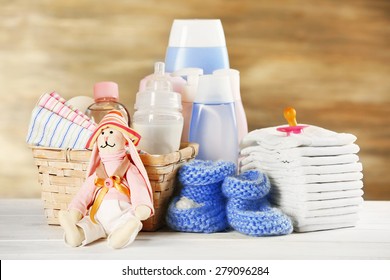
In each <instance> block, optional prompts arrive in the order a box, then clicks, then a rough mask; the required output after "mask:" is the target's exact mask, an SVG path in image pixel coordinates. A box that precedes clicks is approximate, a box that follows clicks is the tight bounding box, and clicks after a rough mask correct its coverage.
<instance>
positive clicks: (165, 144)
mask: <svg viewBox="0 0 390 280" xmlns="http://www.w3.org/2000/svg"><path fill="white" fill-rule="evenodd" d="M164 66H165V64H164V63H163V62H157V63H155V68H154V75H153V78H152V79H149V80H148V81H147V83H146V85H145V90H144V91H139V92H138V93H137V96H136V101H135V105H134V109H135V112H134V116H133V128H134V129H135V130H136V131H137V132H138V133H139V134H140V135H141V141H140V143H139V145H138V148H139V149H141V150H144V151H145V152H147V153H149V154H168V153H171V152H174V151H177V150H179V149H180V138H181V134H182V130H183V116H182V114H181V110H182V105H181V97H180V94H179V93H177V92H174V91H173V90H172V85H171V82H170V81H169V79H168V78H167V77H166V75H165V70H164V68H165V67H164Z"/></svg>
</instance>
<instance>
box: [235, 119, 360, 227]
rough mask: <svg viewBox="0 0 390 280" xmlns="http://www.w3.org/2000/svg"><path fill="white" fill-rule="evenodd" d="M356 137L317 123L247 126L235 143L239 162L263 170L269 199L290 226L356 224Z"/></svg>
mask: <svg viewBox="0 0 390 280" xmlns="http://www.w3.org/2000/svg"><path fill="white" fill-rule="evenodd" d="M355 141H356V137H355V136H354V135H352V134H349V133H336V132H333V131H330V130H327V129H323V128H320V127H316V126H307V127H306V128H304V129H303V131H302V133H300V134H294V133H290V134H289V135H287V133H285V132H280V131H278V130H277V127H270V128H264V129H259V130H255V131H252V132H250V133H249V134H248V135H246V136H245V137H244V139H243V140H242V142H241V143H240V148H241V151H240V156H241V160H240V166H239V170H240V171H241V172H244V171H246V170H250V169H256V170H260V171H261V172H263V173H265V174H267V176H268V178H269V179H270V182H271V185H272V187H271V191H270V193H269V200H270V201H271V203H272V204H273V205H274V206H275V207H277V208H279V209H280V210H282V211H283V212H284V213H286V214H287V215H289V216H290V217H291V219H292V221H293V224H294V231H297V232H306V231H315V230H326V229H334V228H343V227H350V226H354V225H356V223H357V221H358V216H359V215H358V213H359V210H360V207H361V205H362V203H363V198H362V195H363V190H362V187H363V182H362V178H363V173H362V170H363V166H362V164H361V163H360V162H359V156H358V155H357V153H358V152H359V150H360V148H359V146H358V145H356V144H354V142H355Z"/></svg>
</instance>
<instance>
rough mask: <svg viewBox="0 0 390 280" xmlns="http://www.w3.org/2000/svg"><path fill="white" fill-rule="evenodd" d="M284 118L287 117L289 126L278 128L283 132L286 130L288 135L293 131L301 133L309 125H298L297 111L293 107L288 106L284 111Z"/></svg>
mask: <svg viewBox="0 0 390 280" xmlns="http://www.w3.org/2000/svg"><path fill="white" fill-rule="evenodd" d="M283 114H284V118H285V119H286V121H287V123H288V125H289V126H282V127H278V128H277V129H276V130H277V131H281V132H286V133H287V136H290V134H291V133H294V134H300V133H302V130H303V129H304V128H305V127H307V126H306V125H298V123H297V119H296V116H297V112H296V111H295V109H294V108H292V107H287V108H285V109H284V111H283Z"/></svg>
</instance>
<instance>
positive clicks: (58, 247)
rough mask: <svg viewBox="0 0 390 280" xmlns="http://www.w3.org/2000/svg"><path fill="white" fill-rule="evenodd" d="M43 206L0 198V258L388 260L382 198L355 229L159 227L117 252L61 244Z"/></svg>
mask: <svg viewBox="0 0 390 280" xmlns="http://www.w3.org/2000/svg"><path fill="white" fill-rule="evenodd" d="M42 207H43V205H42V202H41V201H39V200H36V199H34V200H31V199H27V200H25V199H19V200H14V199H12V200H7V199H0V259H3V260H4V259H139V260H141V259H167V260H171V259H184V260H185V259H199V260H200V259H390V202H387V201H386V202H385V201H366V202H365V203H364V206H363V209H362V212H361V213H360V217H361V219H360V221H359V223H358V226H357V227H354V228H346V229H337V230H329V231H318V232H310V233H299V234H298V233H293V234H290V235H287V236H276V237H262V238H255V237H249V236H245V235H242V234H240V233H237V232H235V231H232V232H226V233H215V234H194V233H180V232H171V231H169V230H167V229H164V230H160V231H158V232H152V233H151V232H141V233H140V234H139V235H138V237H137V239H136V241H135V242H134V243H133V244H132V245H131V246H130V247H128V248H125V249H122V250H112V249H109V248H108V247H107V245H106V242H105V241H104V240H101V241H97V242H95V243H93V244H90V245H89V246H86V247H82V248H70V247H68V246H66V245H65V244H64V242H63V240H62V235H63V231H62V229H61V228H60V227H58V226H48V225H46V221H45V219H44V217H43V210H42ZM232 252H234V254H232Z"/></svg>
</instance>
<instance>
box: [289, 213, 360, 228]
mask: <svg viewBox="0 0 390 280" xmlns="http://www.w3.org/2000/svg"><path fill="white" fill-rule="evenodd" d="M291 219H292V221H293V225H294V227H303V226H309V225H322V224H329V223H338V224H341V223H350V222H356V221H357V220H359V216H358V214H357V213H352V214H343V215H333V216H323V217H313V218H301V217H292V218H291Z"/></svg>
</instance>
